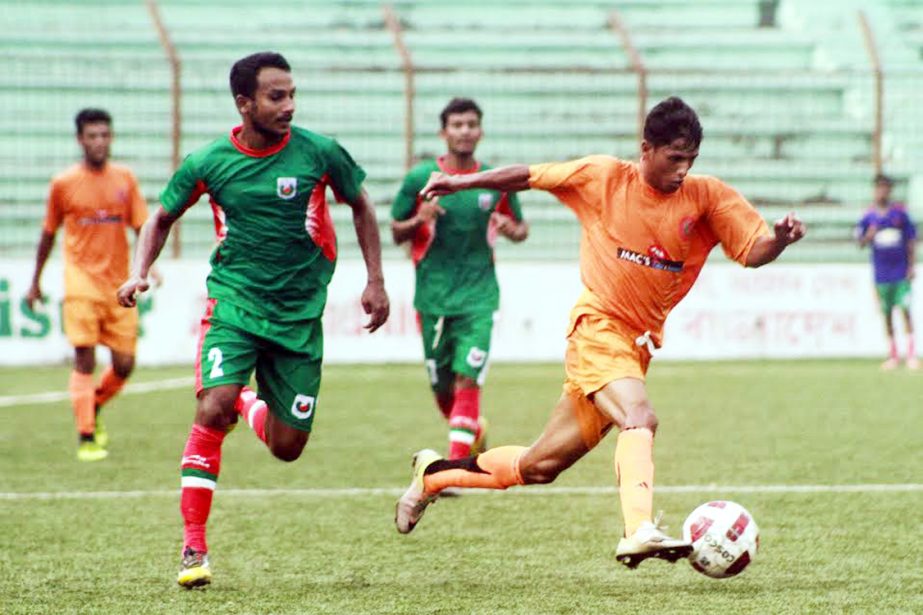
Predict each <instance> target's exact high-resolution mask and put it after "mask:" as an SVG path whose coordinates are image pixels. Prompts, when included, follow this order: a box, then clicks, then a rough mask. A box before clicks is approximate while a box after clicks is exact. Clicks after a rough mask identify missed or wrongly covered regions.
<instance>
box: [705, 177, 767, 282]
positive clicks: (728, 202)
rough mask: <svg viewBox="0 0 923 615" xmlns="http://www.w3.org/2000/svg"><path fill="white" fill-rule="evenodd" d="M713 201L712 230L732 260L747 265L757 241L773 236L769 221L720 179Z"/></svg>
mask: <svg viewBox="0 0 923 615" xmlns="http://www.w3.org/2000/svg"><path fill="white" fill-rule="evenodd" d="M709 197H710V198H709V210H708V214H707V219H708V226H709V228H710V229H711V230H712V232H713V233H714V234H715V237H716V238H717V239H718V241H719V242H720V243H721V247H722V248H723V249H724V253H725V254H726V255H727V257H728V258H729V259H731V260H734V261H737V262H738V263H740V264H741V265H744V264H746V262H747V256H748V255H749V254H750V249H751V248H752V247H753V244H754V243H755V242H756V240H757V239H758V238H759V237H760V236H762V235H767V234H769V227H768V226H767V225H766V221H765V220H763V216H761V215H760V213H759V212H758V211H757V210H756V208H755V207H753V205H751V204H750V202H749V201H748V200H747V199H745V198H744V197H743V196H742V195H741V194H740V193H739V192H737V191H736V190H734V189H733V188H731V187H730V186H728V185H727V184H725V183H724V182H721V181H719V180H717V179H713V180H712V181H711V182H710V185H709Z"/></svg>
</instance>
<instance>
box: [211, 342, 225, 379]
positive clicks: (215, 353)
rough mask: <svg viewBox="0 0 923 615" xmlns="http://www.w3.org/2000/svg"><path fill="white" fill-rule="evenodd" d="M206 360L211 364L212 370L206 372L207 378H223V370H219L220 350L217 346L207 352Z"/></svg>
mask: <svg viewBox="0 0 923 615" xmlns="http://www.w3.org/2000/svg"><path fill="white" fill-rule="evenodd" d="M208 360H209V361H211V362H212V370H211V371H210V372H208V377H209V378H220V377H221V376H224V370H223V369H221V349H220V348H218V347H217V346H216V347H214V348H212V349H210V350H209V351H208Z"/></svg>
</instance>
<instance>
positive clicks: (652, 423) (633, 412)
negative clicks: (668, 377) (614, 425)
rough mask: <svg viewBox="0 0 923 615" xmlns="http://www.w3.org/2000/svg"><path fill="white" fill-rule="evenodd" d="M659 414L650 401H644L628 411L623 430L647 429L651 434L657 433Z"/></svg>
mask: <svg viewBox="0 0 923 615" xmlns="http://www.w3.org/2000/svg"><path fill="white" fill-rule="evenodd" d="M658 424H659V423H658V420H657V413H656V412H654V407H653V406H652V405H651V404H650V402H649V401H643V402H640V403H638V404H635V405H633V406H632V407H630V408H629V409H628V412H627V420H626V421H625V426H624V427H623V429H638V428H647V429H650V430H651V432H656V431H657V425H658Z"/></svg>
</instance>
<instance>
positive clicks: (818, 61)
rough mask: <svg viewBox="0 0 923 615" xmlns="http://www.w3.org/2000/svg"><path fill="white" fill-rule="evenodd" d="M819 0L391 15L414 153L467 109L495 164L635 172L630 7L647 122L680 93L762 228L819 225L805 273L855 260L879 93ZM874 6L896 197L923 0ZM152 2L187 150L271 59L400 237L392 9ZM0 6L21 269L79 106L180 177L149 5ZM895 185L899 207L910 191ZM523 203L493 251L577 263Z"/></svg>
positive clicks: (556, 221)
mask: <svg viewBox="0 0 923 615" xmlns="http://www.w3.org/2000/svg"><path fill="white" fill-rule="evenodd" d="M825 4H828V3H802V2H793V1H791V0H699V1H697V2H695V3H690V2H688V1H681V0H624V1H620V2H618V3H613V2H605V1H601V0H586V1H580V2H561V1H560V0H530V1H528V2H526V1H525V0H509V1H505V2H502V3H498V2H490V1H487V0H474V1H472V2H465V3H457V4H449V3H443V2H438V1H436V0H397V1H395V2H393V3H392V5H393V8H394V11H395V13H396V15H397V16H398V18H399V22H400V24H401V27H402V30H403V36H404V40H405V42H406V44H407V46H408V48H409V51H410V54H411V57H412V60H413V64H414V66H415V68H416V70H417V72H416V74H415V89H416V97H415V99H414V130H415V139H414V154H415V156H416V157H418V158H419V157H423V156H428V155H433V154H438V153H441V152H442V150H443V147H444V146H443V144H442V142H441V140H440V139H439V138H438V136H437V131H438V127H439V126H438V113H439V111H440V109H441V108H442V106H444V104H445V103H446V102H447V100H448V99H449V98H451V97H452V96H456V95H458V96H471V97H473V98H475V99H477V100H478V101H479V103H481V105H482V107H483V108H484V110H485V113H486V115H485V120H484V125H485V131H486V137H485V140H484V142H483V143H482V145H481V148H480V149H479V156H480V157H481V158H482V159H484V160H485V161H488V162H490V163H491V164H494V165H497V164H504V163H510V162H531V161H542V160H555V159H567V158H573V157H578V156H582V155H586V154H589V153H611V154H614V155H618V156H621V157H628V158H631V157H634V156H636V154H637V150H638V144H637V130H638V126H637V108H638V81H637V76H636V75H635V74H634V73H633V72H632V70H631V65H630V61H629V57H628V54H627V53H626V51H625V50H624V48H623V46H622V43H621V42H620V40H619V37H618V36H616V34H615V33H614V32H613V30H612V27H611V25H610V23H611V19H612V17H613V14H612V7H613V6H614V5H617V7H618V18H619V19H620V20H621V22H622V23H623V24H624V27H625V28H626V29H627V30H628V31H629V32H630V33H631V38H632V40H633V42H634V44H635V46H636V48H637V50H638V52H639V54H640V56H641V57H642V59H643V61H644V63H645V66H646V68H647V69H648V71H649V75H648V80H647V83H648V89H649V93H648V99H647V104H648V107H650V106H652V105H653V104H655V103H656V102H657V101H658V100H660V99H662V98H663V97H665V96H668V95H671V94H678V95H680V96H682V97H683V98H684V99H686V100H687V101H688V102H689V103H690V104H692V105H693V106H694V107H695V108H696V109H697V110H698V111H699V113H700V115H701V118H702V122H703V125H704V128H705V137H706V141H705V142H704V144H703V147H702V153H701V156H700V159H699V161H698V163H697V168H696V170H697V171H698V172H702V173H713V174H716V175H719V176H721V177H722V178H724V179H726V180H727V181H728V182H730V183H732V184H733V185H735V186H736V187H737V188H738V189H740V190H741V191H742V192H743V193H744V194H745V195H746V196H747V197H748V198H750V199H751V200H752V201H753V202H754V203H756V204H757V205H758V206H760V207H762V208H764V209H765V213H766V214H767V215H770V214H772V215H774V214H775V213H777V212H781V211H784V210H785V209H787V208H789V207H795V208H797V209H798V210H799V211H801V212H803V214H804V215H805V217H807V218H808V219H809V220H810V221H811V222H814V223H815V228H818V229H819V230H818V232H816V233H812V238H811V242H812V245H813V246H814V247H813V248H811V250H810V254H809V255H808V256H803V258H817V259H818V260H820V259H824V258H835V259H845V260H850V259H854V258H856V256H855V251H854V250H853V249H852V247H851V245H850V244H849V243H848V241H849V232H850V226H851V224H852V222H853V221H854V219H855V218H856V217H857V216H858V213H859V211H860V209H861V207H862V204H863V203H864V202H865V201H867V200H868V198H869V195H870V186H869V181H870V177H871V175H872V173H873V165H872V161H871V128H872V106H871V105H872V103H871V101H872V96H871V86H872V80H871V75H870V73H869V70H868V59H867V56H866V55H865V53H864V51H863V49H862V47H861V37H860V34H859V30H858V27H857V25H856V24H857V21H856V19H855V16H854V14H853V12H852V11H843V10H842V7H841V8H840V9H837V7H824V6H823V5H825ZM865 4H867V5H868V7H867V12H868V14H869V16H870V19H871V20H872V21H873V24H874V27H875V29H876V32H879V31H880V32H881V33H883V34H887V45H884V44H883V45H882V47H883V57H884V58H885V59H886V60H887V61H893V62H894V63H895V64H896V65H899V66H900V67H901V68H900V70H901V71H904V72H903V73H900V72H899V73H898V74H896V75H895V76H894V77H893V78H891V79H890V81H889V86H888V87H889V90H888V91H887V100H888V101H893V102H892V103H891V105H890V106H889V107H888V110H887V111H888V115H887V119H888V126H889V128H890V131H889V132H888V133H887V134H886V138H885V147H886V149H885V155H886V160H887V163H888V168H889V170H892V171H893V172H895V173H896V174H897V175H898V177H899V178H900V179H902V180H903V179H905V178H906V177H908V176H909V174H910V172H911V171H912V167H911V161H912V160H913V158H914V156H915V154H916V152H918V151H919V149H920V146H923V120H921V119H920V116H919V114H918V113H917V112H916V110H917V107H918V105H917V104H916V103H915V102H914V101H915V100H916V99H917V98H918V92H919V86H918V85H917V84H918V83H919V76H920V71H921V70H923V35H921V32H923V24H921V21H923V20H921V19H920V17H919V16H920V14H921V0H878V1H877V2H870V3H865ZM159 5H160V9H161V14H162V16H163V20H164V22H165V24H166V27H167V29H168V30H169V32H170V36H171V38H172V40H173V42H174V44H175V45H176V47H177V49H178V51H179V54H180V56H181V58H182V66H183V72H182V80H183V93H184V96H183V106H182V111H183V132H182V135H183V138H182V147H181V149H182V151H183V152H187V151H190V150H191V149H193V148H195V147H197V146H199V145H202V144H204V143H206V142H207V141H209V140H211V139H213V138H215V137H216V136H218V135H220V134H223V133H225V132H226V131H227V130H228V129H229V128H230V126H232V125H233V124H234V123H236V121H237V115H236V111H235V109H234V106H233V102H232V100H231V97H230V95H229V92H228V89H227V73H228V68H229V65H230V63H231V62H232V61H233V60H234V59H236V58H238V57H241V56H242V55H245V54H246V53H250V52H253V51H255V50H259V49H266V48H272V49H274V50H278V51H280V52H282V53H283V54H285V55H286V57H288V59H289V60H290V61H291V63H292V65H293V68H294V74H295V79H296V84H297V86H298V88H299V97H298V121H299V123H300V124H302V125H304V126H306V127H309V128H311V129H313V130H316V131H318V132H322V133H325V134H330V135H333V136H335V137H337V138H338V139H339V140H340V141H341V142H342V143H343V144H344V145H345V146H346V147H347V148H348V149H349V150H350V151H351V152H352V153H353V154H354V156H355V157H356V158H357V160H359V161H360V162H361V163H362V164H363V166H364V167H366V169H367V170H368V172H369V180H368V183H367V187H368V189H369V192H370V194H371V195H372V196H373V198H374V200H375V202H376V203H377V204H378V205H379V207H380V210H379V217H380V218H381V219H382V225H383V226H382V228H383V229H385V228H386V222H387V218H388V210H387V206H388V204H389V202H390V199H391V198H392V196H393V194H394V193H395V192H396V190H397V188H398V186H399V183H400V180H401V177H402V176H403V173H404V171H405V160H404V151H405V147H404V76H403V74H402V70H401V59H400V57H399V55H398V54H397V52H396V50H395V48H394V44H393V40H392V35H391V33H390V32H389V31H388V29H387V28H386V26H385V20H384V13H383V10H382V6H381V3H380V2H378V1H377V0H339V1H330V2H321V1H316V2H304V1H295V0H268V1H267V2H265V3H262V4H261V5H259V7H257V8H255V7H254V5H253V3H252V2H244V1H243V0H229V1H226V2H222V3H221V9H220V10H216V8H215V5H214V3H212V2H206V1H205V0H161V2H159ZM3 11H4V20H3V24H2V25H0V52H2V53H3V55H4V57H5V58H7V60H8V61H7V63H6V65H7V66H9V67H12V70H8V71H5V72H4V73H3V74H0V85H2V86H4V87H3V88H2V89H0V100H2V101H3V103H4V104H5V105H6V108H7V110H8V113H6V114H4V116H3V118H0V128H2V130H0V141H2V143H0V145H3V147H2V148H0V205H2V207H0V253H2V254H27V253H30V252H31V250H32V249H33V246H34V242H35V238H36V235H37V227H38V220H39V219H40V217H41V212H42V201H43V199H44V194H45V190H46V187H47V182H48V179H49V177H50V175H51V174H52V173H53V172H55V171H57V170H59V169H61V168H63V167H64V166H66V165H67V164H68V163H69V162H71V161H72V160H74V158H75V156H76V155H77V154H78V150H77V148H76V146H75V145H74V143H73V126H72V123H71V122H72V117H73V115H74V113H75V112H76V110H77V109H79V108H80V107H82V106H91V105H92V106H103V107H106V108H109V109H110V110H111V111H112V112H113V115H114V117H115V127H116V131H117V140H116V144H115V146H114V154H115V157H116V158H118V159H119V160H122V161H124V162H126V163H128V164H130V165H131V166H132V167H133V168H134V169H135V170H136V172H137V174H138V175H139V177H140V179H141V182H142V187H143V189H144V191H145V193H146V195H147V196H148V198H149V200H150V201H151V202H155V201H156V195H157V192H158V191H159V189H160V188H161V187H162V186H163V184H164V182H165V181H166V179H167V178H168V177H169V174H170V170H171V163H170V126H171V124H170V122H171V118H170V79H171V77H170V68H169V64H168V62H167V60H166V58H165V55H164V52H163V50H162V49H161V46H160V43H159V41H158V37H157V34H156V31H155V30H154V28H153V27H152V22H151V18H150V16H149V14H148V13H147V11H146V9H145V8H144V5H143V3H130V4H126V3H123V2H118V1H116V0H85V1H81V2H67V1H65V0H38V1H36V2H30V3H12V4H10V3H4V7H3ZM774 11H775V12H774ZM845 13H849V15H845ZM761 22H763V24H764V25H763V26H761V25H760V24H761ZM78 24H79V27H78ZM821 26H823V27H821ZM884 48H887V52H885V51H884ZM898 188H899V196H900V195H906V188H907V186H906V184H905V183H903V182H902V183H901V184H900V185H899V186H898ZM523 198H524V201H525V203H526V205H527V208H528V215H529V217H530V218H531V219H532V220H534V221H535V223H534V225H533V228H534V230H533V238H532V240H530V241H529V242H527V243H526V244H524V245H523V246H516V247H515V248H507V247H506V246H501V248H500V249H501V251H502V254H501V257H502V258H528V259H534V258H549V259H555V258H572V257H573V255H574V254H575V243H576V238H577V230H576V228H575V225H574V223H573V221H572V218H571V217H570V215H569V213H568V212H566V211H563V210H562V208H560V207H559V206H557V205H556V204H555V203H554V202H553V201H552V200H551V199H549V198H547V197H546V196H543V195H539V194H532V193H529V194H526V195H524V197H523ZM208 216H209V212H208V208H205V207H199V208H193V210H191V211H190V213H189V214H188V215H187V218H186V219H184V221H185V222H184V223H185V224H186V226H187V227H188V230H186V231H184V233H183V238H184V251H185V253H187V254H195V253H199V252H202V251H204V250H206V249H208V248H209V246H210V245H211V231H210V225H209V220H208ZM335 219H336V221H337V224H338V226H339V227H340V228H341V231H342V232H341V233H340V238H341V242H343V243H344V244H348V243H354V242H355V238H354V234H353V233H352V232H351V230H350V229H349V217H348V212H347V211H346V210H345V208H336V209H335ZM385 243H386V244H388V243H390V242H387V241H386V242H385ZM345 252H346V253H353V254H354V253H355V251H354V250H346V251H345ZM808 252H809V250H802V251H800V253H801V254H803V255H804V254H808ZM387 253H388V254H389V255H391V256H395V255H398V254H399V253H400V252H399V251H397V250H395V249H393V248H390V247H388V249H387Z"/></svg>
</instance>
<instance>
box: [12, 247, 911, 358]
mask: <svg viewBox="0 0 923 615" xmlns="http://www.w3.org/2000/svg"><path fill="white" fill-rule="evenodd" d="M158 266H159V267H160V268H161V271H162V272H163V276H164V284H163V286H161V287H160V288H157V289H155V290H154V291H152V292H151V293H150V294H149V295H148V296H147V297H146V298H145V299H144V301H143V302H142V308H141V309H142V318H141V321H142V336H141V338H140V341H139V347H138V360H139V363H140V364H142V365H144V364H147V365H155V364H170V363H187V364H188V363H191V362H192V360H193V357H194V355H195V345H196V338H197V332H198V327H199V319H200V317H201V314H202V312H203V309H204V303H205V276H206V275H207V272H208V265H207V263H205V261H204V259H202V260H196V261H192V260H181V261H171V260H169V259H167V260H164V261H163V262H162V263H159V264H158ZM32 267H33V261H32V260H30V259H19V260H8V261H4V262H3V263H0V364H3V365H34V364H45V363H55V362H62V361H66V360H68V359H69V358H70V357H71V354H72V351H71V348H70V347H69V345H68V343H67V340H66V338H65V337H64V335H63V333H62V331H61V319H60V303H61V296H62V279H61V275H62V272H61V263H60V262H58V261H52V262H50V263H49V264H48V266H47V267H46V271H45V272H44V275H43V276H42V281H43V290H44V291H45V294H46V295H47V296H48V302H47V303H46V305H44V306H43V307H42V308H41V309H40V310H38V312H37V313H35V314H33V313H29V311H28V310H27V309H26V308H25V305H24V302H23V300H22V298H23V296H24V295H25V293H26V290H27V289H28V285H29V281H30V278H31V275H32ZM498 275H499V277H500V287H501V293H502V300H501V303H502V305H501V309H500V312H499V313H498V314H497V321H496V328H495V330H494V339H493V342H492V360H494V361H560V360H561V359H562V357H563V353H564V333H565V328H566V326H567V319H568V313H569V311H570V308H571V306H572V304H573V302H574V300H575V299H576V298H577V296H578V295H579V293H580V288H581V286H580V281H579V274H578V270H577V266H576V264H565V263H540V264H538V263H532V264H523V263H500V264H498ZM385 277H386V284H387V288H388V292H389V294H390V297H391V319H390V320H389V322H388V323H387V324H386V325H385V326H384V327H383V328H382V329H381V330H380V331H378V332H377V333H375V334H373V335H369V334H368V333H367V332H365V331H364V330H363V328H362V325H363V324H364V322H365V321H366V318H367V317H366V316H365V314H364V313H363V312H362V308H361V306H360V303H359V297H360V295H361V293H362V290H363V287H364V282H365V270H364V267H363V265H362V263H361V262H355V261H344V262H341V263H339V265H338V266H337V272H336V274H335V276H334V280H333V283H332V284H331V286H330V292H329V299H328V305H327V310H326V312H325V315H324V331H325V351H324V352H325V358H326V360H327V361H330V362H363V363H383V362H408V361H410V362H414V361H420V360H421V358H422V349H421V347H420V339H419V335H418V333H417V324H416V316H415V313H414V310H413V268H412V266H411V264H410V263H409V262H389V263H387V264H386V267H385ZM921 322H923V321H921ZM900 328H901V327H898V329H900ZM884 352H885V341H884V336H883V333H882V325H881V318H880V316H879V314H878V307H877V303H876V300H875V296H874V290H873V287H872V283H871V278H870V271H869V267H868V266H864V265H785V264H773V265H770V266H768V267H764V268H762V269H759V270H755V271H753V270H745V269H742V268H740V267H738V266H736V265H732V264H727V265H725V264H718V263H713V264H710V265H708V266H706V267H705V269H704V271H703V273H702V275H701V277H700V279H699V282H698V283H697V284H696V286H695V288H693V290H692V292H690V293H689V296H688V297H687V298H686V299H685V300H684V301H683V302H682V303H681V304H680V305H679V306H678V307H677V308H676V310H674V312H673V314H672V315H671V316H670V318H669V320H668V322H667V328H666V333H665V344H664V348H662V349H661V350H660V351H658V353H657V357H658V358H664V359H728V358H782V357H792V358H794V357H859V356H880V355H883V354H884ZM107 358H108V357H107V356H106V355H105V354H104V353H101V354H100V357H99V360H100V361H101V362H105V361H106V360H107Z"/></svg>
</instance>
